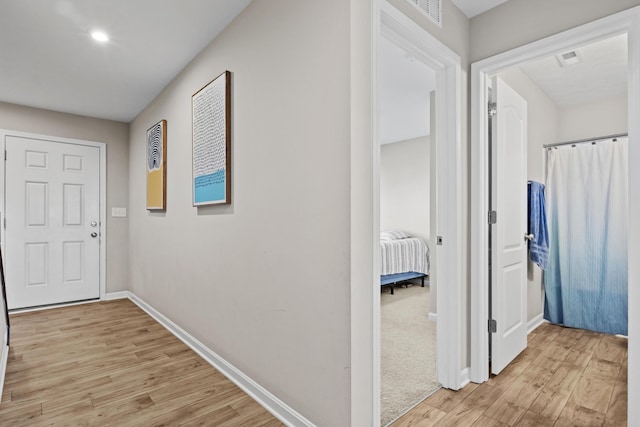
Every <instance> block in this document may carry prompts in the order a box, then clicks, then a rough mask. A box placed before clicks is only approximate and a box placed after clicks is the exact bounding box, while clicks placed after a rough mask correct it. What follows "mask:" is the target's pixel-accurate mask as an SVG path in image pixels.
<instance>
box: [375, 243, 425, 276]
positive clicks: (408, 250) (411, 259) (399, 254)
mask: <svg viewBox="0 0 640 427" xmlns="http://www.w3.org/2000/svg"><path fill="white" fill-rule="evenodd" d="M380 249H381V256H382V265H381V267H382V272H381V273H380V274H382V275H385V274H397V273H406V272H409V271H415V272H417V273H424V274H429V247H428V246H427V244H426V243H425V242H424V240H422V239H418V238H416V237H410V238H407V239H397V240H381V241H380Z"/></svg>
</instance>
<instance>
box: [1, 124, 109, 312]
mask: <svg viewBox="0 0 640 427" xmlns="http://www.w3.org/2000/svg"><path fill="white" fill-rule="evenodd" d="M9 136H15V137H19V138H29V139H37V140H41V141H43V142H59V143H64V144H75V145H84V146H87V147H96V148H98V149H99V150H100V185H99V189H100V190H99V191H100V220H99V224H100V228H99V230H98V231H99V233H100V242H99V247H100V264H99V266H100V267H99V268H100V272H99V281H100V300H101V301H102V300H104V299H106V292H107V291H106V283H107V271H106V265H107V251H106V248H107V145H106V144H105V143H104V142H96V141H86V140H80V139H71V138H61V137H58V136H51V135H42V134H35V133H26V132H16V131H11V130H5V129H0V151H1V152H5V149H6V139H7V137H9ZM5 185H6V184H5V162H4V161H1V162H0V203H1V205H0V245H1V247H2V252H3V253H6V251H5V249H6V248H5V235H6V231H5V228H4V214H5V209H6V200H5V197H6V194H5ZM62 304H64V303H62ZM56 305H59V304H56Z"/></svg>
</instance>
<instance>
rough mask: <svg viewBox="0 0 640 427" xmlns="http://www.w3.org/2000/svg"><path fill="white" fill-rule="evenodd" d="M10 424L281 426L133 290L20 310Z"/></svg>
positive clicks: (9, 390) (9, 386) (2, 420)
mask: <svg viewBox="0 0 640 427" xmlns="http://www.w3.org/2000/svg"><path fill="white" fill-rule="evenodd" d="M0 425H1V426H15V427H18V426H177V425H185V426H197V425H203V426H229V427H232V426H264V427H272V426H281V425H282V423H280V422H279V421H278V420H277V419H275V418H274V417H273V416H272V415H271V414H270V413H269V412H267V411H266V410H265V409H264V408H263V407H262V406H260V405H259V404H258V403H256V402H255V401H254V400H252V399H251V398H250V397H249V396H247V395H246V394H245V393H244V392H243V391H242V390H240V389H239V388H238V387H236V386H235V385H234V384H233V383H232V382H230V381H229V380H228V379H226V378H225V377H224V376H223V375H222V374H221V373H219V372H218V371H217V370H215V369H214V368H213V367H212V366H211V365H209V364H208V363H207V362H205V361H204V360H203V359H202V358H200V356H198V355H197V354H196V353H194V352H193V351H192V350H191V349H189V348H188V347H187V346H186V345H184V344H183V343H182V342H181V341H179V340H178V339H177V338H175V337H174V336H173V335H171V334H170V333H169V332H168V331H167V330H166V329H164V328H163V327H162V326H161V325H160V324H158V323H157V322H156V321H155V320H154V319H152V318H151V317H150V316H148V315H147V314H146V313H144V312H143V311H142V310H141V309H140V308H138V307H137V306H136V305H135V304H133V303H132V302H131V301H129V300H118V301H110V302H98V303H92V304H84V305H76V306H72V307H63V308H56V309H51V310H46V311H39V312H31V313H22V314H15V315H12V316H11V347H10V350H9V361H8V365H7V376H6V379H5V386H4V391H3V394H2V403H1V404H0Z"/></svg>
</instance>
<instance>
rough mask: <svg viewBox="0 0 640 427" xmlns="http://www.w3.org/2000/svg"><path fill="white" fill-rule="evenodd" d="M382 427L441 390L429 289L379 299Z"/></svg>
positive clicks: (398, 292)
mask: <svg viewBox="0 0 640 427" xmlns="http://www.w3.org/2000/svg"><path fill="white" fill-rule="evenodd" d="M380 299H381V308H380V339H381V343H380V344H381V395H380V400H381V402H380V406H381V415H380V424H381V425H383V426H386V425H388V424H389V423H391V422H392V421H394V420H395V419H396V418H398V417H399V416H400V415H402V414H403V413H404V412H406V411H407V410H408V409H410V408H411V407H413V406H414V405H415V404H416V403H418V402H420V401H421V400H423V399H424V398H425V397H427V396H429V395H430V394H431V393H433V392H434V391H435V390H437V389H438V388H439V387H440V384H438V381H437V375H436V324H435V322H432V321H430V320H429V286H425V287H424V288H423V287H421V286H420V285H413V286H409V287H408V288H406V289H405V288H404V286H400V287H396V289H395V295H390V294H389V292H388V291H387V290H384V291H383V292H382V294H381V296H380Z"/></svg>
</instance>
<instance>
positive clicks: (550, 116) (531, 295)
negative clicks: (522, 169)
mask: <svg viewBox="0 0 640 427" xmlns="http://www.w3.org/2000/svg"><path fill="white" fill-rule="evenodd" d="M500 77H501V78H502V79H503V80H504V81H505V82H506V83H507V84H508V85H509V86H511V87H512V88H513V89H514V90H515V91H516V92H518V93H519V94H520V96H522V97H523V98H524V99H525V100H526V101H527V131H528V133H527V177H528V179H530V180H534V181H538V182H540V183H543V184H544V182H545V176H544V158H543V157H544V149H543V145H544V144H549V143H551V142H553V141H556V139H557V134H558V127H559V121H560V115H559V110H558V107H557V106H556V104H555V103H554V102H553V101H552V100H551V98H549V97H548V96H547V94H545V93H544V92H543V91H542V90H541V89H540V87H538V85H536V84H535V83H534V82H533V81H531V79H530V78H529V77H528V76H527V75H526V74H525V73H523V72H522V71H521V70H520V69H519V68H517V67H514V68H511V69H510V70H507V71H504V72H502V73H500ZM523 190H524V191H526V189H523ZM527 279H528V280H527V320H528V321H530V322H531V321H534V320H535V319H536V318H540V316H542V314H543V310H544V307H543V294H544V289H543V287H542V270H541V269H540V267H538V266H537V265H535V264H534V263H532V262H531V261H529V263H528V275H527Z"/></svg>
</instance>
